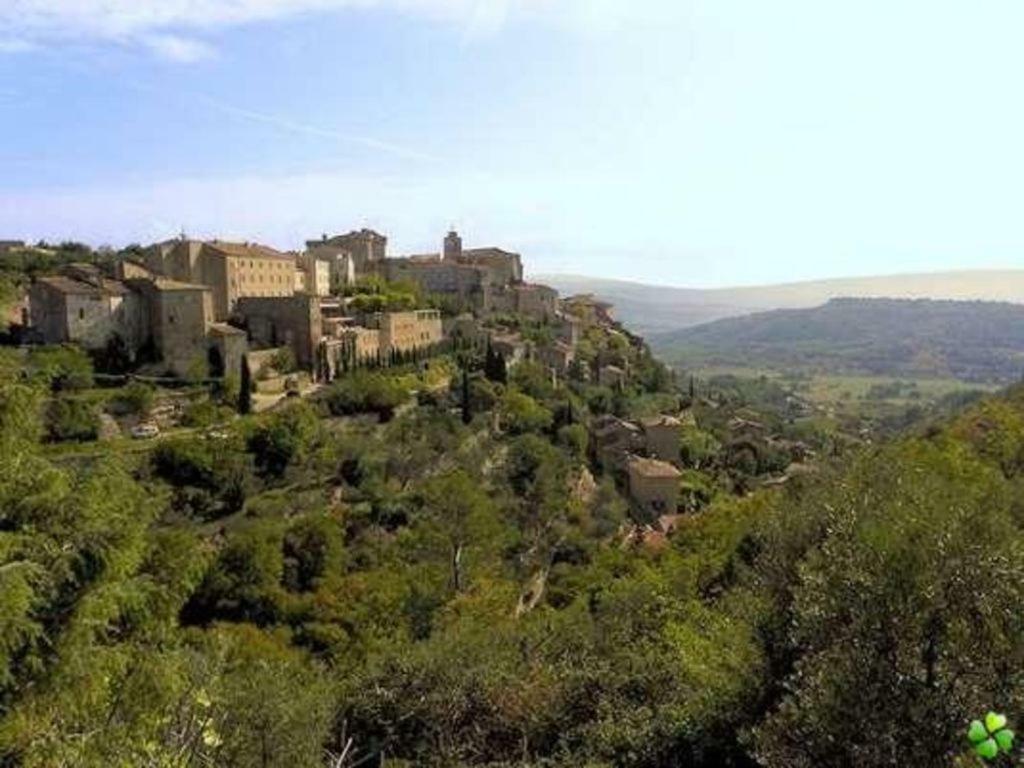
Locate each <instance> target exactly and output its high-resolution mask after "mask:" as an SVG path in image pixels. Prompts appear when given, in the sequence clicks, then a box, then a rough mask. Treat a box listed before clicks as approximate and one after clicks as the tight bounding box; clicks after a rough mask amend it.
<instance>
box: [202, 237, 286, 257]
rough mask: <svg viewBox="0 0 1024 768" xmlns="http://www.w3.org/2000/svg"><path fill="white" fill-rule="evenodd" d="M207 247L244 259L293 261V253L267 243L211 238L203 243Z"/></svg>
mask: <svg viewBox="0 0 1024 768" xmlns="http://www.w3.org/2000/svg"><path fill="white" fill-rule="evenodd" d="M204 245H206V246H207V247H208V248H211V249H213V250H214V251H217V252H218V253H223V254H224V255H225V256H233V257H237V258H245V259H285V260H287V261H295V256H294V255H289V254H287V253H281V251H278V250H275V249H273V248H271V247H270V246H267V245H260V244H258V243H226V242H224V241H222V240H211V241H209V242H208V243H204Z"/></svg>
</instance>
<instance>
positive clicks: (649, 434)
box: [640, 415, 683, 466]
mask: <svg viewBox="0 0 1024 768" xmlns="http://www.w3.org/2000/svg"><path fill="white" fill-rule="evenodd" d="M640 426H641V427H642V428H643V431H644V443H645V449H646V452H647V455H648V456H650V457H651V458H655V459H660V460H661V461H667V462H669V463H670V464H675V465H677V466H678V465H679V463H680V448H679V441H680V440H681V439H682V436H683V423H682V422H681V421H680V420H679V419H677V418H675V417H674V416H664V415H662V416H655V417H653V418H647V419H641V420H640Z"/></svg>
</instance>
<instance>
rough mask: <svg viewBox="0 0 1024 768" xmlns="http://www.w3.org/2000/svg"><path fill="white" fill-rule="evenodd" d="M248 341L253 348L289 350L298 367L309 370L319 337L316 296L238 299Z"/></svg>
mask: <svg viewBox="0 0 1024 768" xmlns="http://www.w3.org/2000/svg"><path fill="white" fill-rule="evenodd" d="M237 311H238V314H239V315H240V316H241V317H242V318H243V319H244V322H245V326H246V330H247V333H248V336H249V342H250V345H251V346H254V347H279V346H288V347H291V349H292V351H293V352H294V353H295V362H296V363H297V364H298V366H299V367H300V368H304V369H306V370H309V371H312V370H314V368H315V366H316V362H317V347H318V346H319V344H320V340H321V338H322V337H323V326H322V321H321V316H320V300H319V298H317V297H316V296H306V295H304V294H303V295H296V296H275V297H254V296H245V297H242V298H240V299H239V300H238V303H237Z"/></svg>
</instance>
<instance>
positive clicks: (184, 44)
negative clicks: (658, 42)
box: [0, 0, 682, 62]
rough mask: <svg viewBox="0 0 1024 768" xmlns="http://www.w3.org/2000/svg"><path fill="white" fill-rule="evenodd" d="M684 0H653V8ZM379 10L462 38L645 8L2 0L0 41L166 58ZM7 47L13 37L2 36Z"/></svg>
mask: <svg viewBox="0 0 1024 768" xmlns="http://www.w3.org/2000/svg"><path fill="white" fill-rule="evenodd" d="M675 4H682V0H656V2H654V3H652V5H653V6H654V7H657V8H662V7H668V6H673V5H675ZM344 11H379V12H390V13H399V14H405V15H415V16H419V17H422V18H430V19H436V20H441V21H445V22H448V23H451V24H453V25H456V26H457V27H459V28H461V29H462V31H463V35H464V38H465V39H467V40H472V39H476V38H479V37H482V36H486V35H489V34H493V33H495V32H497V31H499V30H501V29H502V28H504V27H505V26H506V24H507V23H508V22H509V21H511V20H513V19H516V18H524V19H530V20H535V21H536V20H543V21H545V22H549V23H554V24H556V25H568V26H572V27H575V28H578V29H582V30H593V29H607V28H608V27H609V26H612V27H615V26H618V25H619V24H620V22H622V21H623V20H625V19H631V18H634V17H635V16H637V15H640V16H642V15H644V14H646V13H648V11H647V10H643V11H639V10H636V9H634V8H633V7H632V5H631V4H629V3H626V2H625V1H624V0H0V51H3V50H5V49H4V47H3V42H2V41H3V40H4V39H5V37H6V38H10V39H11V40H12V41H17V44H18V45H31V44H32V42H33V41H47V42H52V41H59V40H62V39H63V40H68V39H102V40H108V41H109V40H113V41H117V42H120V43H123V44H127V45H140V44H141V45H142V46H144V47H147V48H149V49H151V50H153V51H154V52H156V53H157V54H159V55H161V56H163V57H164V58H167V59H169V60H172V61H180V62H194V61H197V60H201V59H203V58H207V57H209V55H210V53H211V46H210V44H209V43H208V42H204V41H202V40H201V39H200V38H197V37H196V33H197V32H198V33H201V35H202V33H207V34H209V33H212V32H214V31H215V30H218V29H225V28H229V27H235V26H240V25H246V24H253V23H258V22H268V21H274V20H278V19H285V18H288V17H294V16H297V15H301V14H310V13H323V14H327V13H340V12H344ZM8 46H9V47H10V48H12V49H13V47H14V46H15V43H8Z"/></svg>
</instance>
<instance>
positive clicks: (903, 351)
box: [650, 298, 1024, 383]
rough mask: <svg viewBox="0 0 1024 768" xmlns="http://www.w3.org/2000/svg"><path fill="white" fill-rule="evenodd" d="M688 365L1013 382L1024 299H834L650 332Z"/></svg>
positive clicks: (1022, 359) (1023, 339)
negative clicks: (1017, 301)
mask: <svg viewBox="0 0 1024 768" xmlns="http://www.w3.org/2000/svg"><path fill="white" fill-rule="evenodd" d="M650 341H651V343H652V345H653V347H654V349H655V350H656V351H657V352H658V353H659V354H660V355H662V356H663V357H664V358H665V359H666V360H668V361H669V362H672V363H675V364H678V365H683V366H685V367H691V368H699V367H703V366H721V365H728V366H734V365H735V366H744V367H763V368H771V369H775V370H787V371H789V370H805V371H806V370H816V371H825V372H828V373H832V374H835V373H849V374H873V375H886V376H907V377H914V376H941V377H954V378H958V379H962V380H965V381H976V382H993V383H1008V382H1011V381H1018V380H1020V378H1021V373H1022V372H1024V304H1014V303H1009V302H985V301H948V300H946V301H935V300H929V299H860V298H841V299H832V300H831V301H829V302H827V303H826V304H824V305H823V306H820V307H815V308H813V309H782V310H772V311H769V312H761V313H757V314H752V315H747V316H745V317H734V318H727V319H723V320H717V321H714V322H711V323H707V324H705V325H700V326H697V327H693V328H687V329H683V330H679V331H673V332H671V333H666V334H654V335H653V336H651V337H650Z"/></svg>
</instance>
